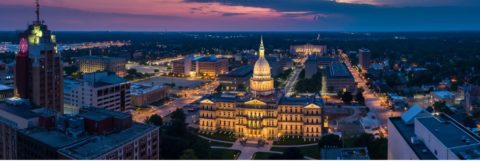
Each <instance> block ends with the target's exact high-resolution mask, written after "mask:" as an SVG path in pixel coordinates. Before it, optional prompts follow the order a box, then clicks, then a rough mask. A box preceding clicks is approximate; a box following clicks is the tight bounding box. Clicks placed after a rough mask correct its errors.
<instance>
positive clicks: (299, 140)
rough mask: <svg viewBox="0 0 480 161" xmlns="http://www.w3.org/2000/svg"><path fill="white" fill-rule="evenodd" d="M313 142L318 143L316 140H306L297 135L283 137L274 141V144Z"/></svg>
mask: <svg viewBox="0 0 480 161" xmlns="http://www.w3.org/2000/svg"><path fill="white" fill-rule="evenodd" d="M311 143H316V141H305V140H303V138H297V137H281V138H280V139H278V140H277V141H274V142H273V145H301V144H311Z"/></svg>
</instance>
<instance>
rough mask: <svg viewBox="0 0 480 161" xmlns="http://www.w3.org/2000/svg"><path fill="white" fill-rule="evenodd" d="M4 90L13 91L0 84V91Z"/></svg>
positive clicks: (11, 88)
mask: <svg viewBox="0 0 480 161" xmlns="http://www.w3.org/2000/svg"><path fill="white" fill-rule="evenodd" d="M5 90H13V87H10V86H7V85H3V84H0V91H5Z"/></svg>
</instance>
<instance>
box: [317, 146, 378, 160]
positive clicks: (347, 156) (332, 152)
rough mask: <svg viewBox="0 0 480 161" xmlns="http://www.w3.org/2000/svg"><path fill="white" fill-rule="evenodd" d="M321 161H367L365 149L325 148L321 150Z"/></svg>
mask: <svg viewBox="0 0 480 161" xmlns="http://www.w3.org/2000/svg"><path fill="white" fill-rule="evenodd" d="M321 153H322V154H321V155H320V156H322V158H321V159H322V160H369V159H370V157H369V156H368V150H367V148H366V147H359V148H325V149H322V150H321Z"/></svg>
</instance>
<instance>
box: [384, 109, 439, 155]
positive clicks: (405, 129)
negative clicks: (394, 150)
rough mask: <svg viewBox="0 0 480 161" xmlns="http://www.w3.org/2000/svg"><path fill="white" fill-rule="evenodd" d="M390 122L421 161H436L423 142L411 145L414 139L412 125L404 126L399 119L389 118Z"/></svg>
mask: <svg viewBox="0 0 480 161" xmlns="http://www.w3.org/2000/svg"><path fill="white" fill-rule="evenodd" d="M389 120H390V122H391V123H392V124H393V125H394V126H395V128H396V129H397V130H398V132H399V133H400V135H402V137H403V139H404V140H405V141H406V142H407V143H408V145H409V146H410V147H411V148H412V150H413V152H415V154H416V155H417V156H418V158H419V159H422V160H436V159H437V158H436V157H435V155H433V153H432V152H431V151H429V150H427V149H428V148H427V146H426V145H425V144H424V143H423V142H418V143H415V144H413V143H412V142H411V141H410V140H411V139H412V138H415V137H416V135H415V129H414V125H413V124H405V123H404V122H403V120H402V119H401V118H400V117H390V118H389Z"/></svg>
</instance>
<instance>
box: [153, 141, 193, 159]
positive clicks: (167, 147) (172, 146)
mask: <svg viewBox="0 0 480 161" xmlns="http://www.w3.org/2000/svg"><path fill="white" fill-rule="evenodd" d="M161 140H162V141H161V142H160V155H161V157H162V159H178V158H179V157H180V156H181V155H182V154H183V151H184V150H185V149H187V148H188V142H187V140H185V139H183V138H179V137H171V136H165V137H162V139H161Z"/></svg>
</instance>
